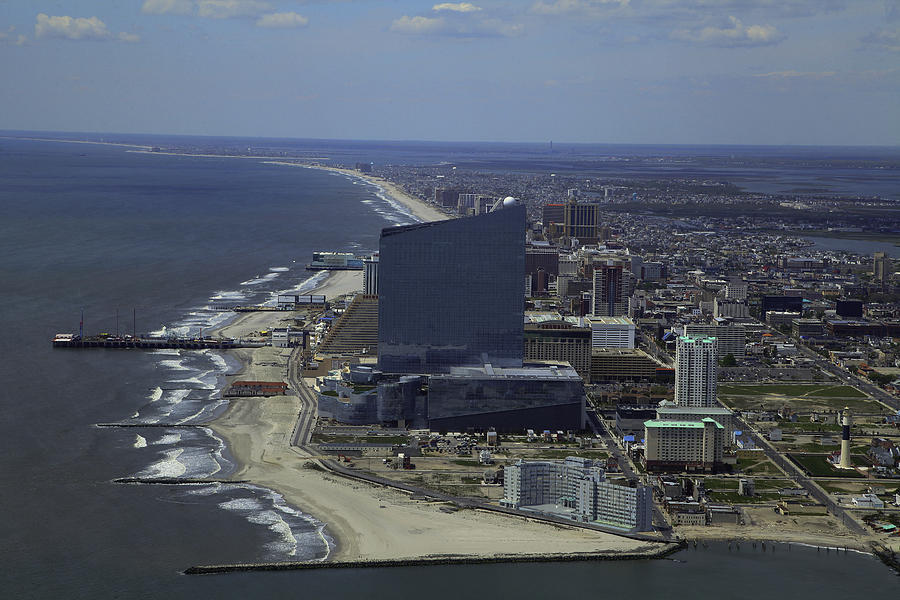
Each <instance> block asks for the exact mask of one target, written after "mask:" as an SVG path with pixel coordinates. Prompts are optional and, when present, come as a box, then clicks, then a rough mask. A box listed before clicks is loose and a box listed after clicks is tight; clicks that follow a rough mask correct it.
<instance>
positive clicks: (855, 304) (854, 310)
mask: <svg viewBox="0 0 900 600" xmlns="http://www.w3.org/2000/svg"><path fill="white" fill-rule="evenodd" d="M834 309H835V310H834V311H835V312H836V313H837V316H838V318H840V319H862V316H863V302H862V300H851V299H846V300H838V301H837V302H835V306H834Z"/></svg>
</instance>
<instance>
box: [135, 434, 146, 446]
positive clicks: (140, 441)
mask: <svg viewBox="0 0 900 600" xmlns="http://www.w3.org/2000/svg"><path fill="white" fill-rule="evenodd" d="M134 447H135V448H146V447H147V438H145V437H144V436H142V435H136V436H134Z"/></svg>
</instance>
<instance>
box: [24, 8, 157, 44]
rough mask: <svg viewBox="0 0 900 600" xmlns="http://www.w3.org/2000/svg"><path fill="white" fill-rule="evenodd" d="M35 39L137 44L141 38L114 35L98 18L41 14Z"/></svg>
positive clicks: (128, 35)
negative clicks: (115, 41)
mask: <svg viewBox="0 0 900 600" xmlns="http://www.w3.org/2000/svg"><path fill="white" fill-rule="evenodd" d="M34 37H35V38H38V39H42V38H59V39H64V40H79V41H80V40H96V41H106V40H119V41H121V42H137V41H140V37H139V36H137V35H134V34H131V33H118V34H113V33H112V32H111V31H110V30H109V29H107V27H106V23H104V22H103V21H101V20H100V19H98V18H97V17H90V18H85V17H68V16H52V17H51V16H49V15H46V14H44V13H40V14H38V16H37V21H36V22H35V24H34Z"/></svg>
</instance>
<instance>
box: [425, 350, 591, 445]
mask: <svg viewBox="0 0 900 600" xmlns="http://www.w3.org/2000/svg"><path fill="white" fill-rule="evenodd" d="M584 402H585V396H584V383H583V382H582V380H581V377H579V375H578V373H577V372H575V369H572V368H571V367H566V366H558V367H557V366H548V367H529V368H507V369H504V368H500V367H494V366H492V365H490V364H486V365H484V366H482V367H454V368H452V369H450V372H449V373H446V374H439V375H432V376H431V377H429V379H428V413H427V418H428V426H429V427H430V428H431V429H433V430H436V431H466V430H467V429H475V430H479V431H486V430H488V429H489V428H492V427H493V428H494V429H496V430H497V431H498V432H519V433H520V432H523V431H527V430H528V429H534V430H535V431H543V430H544V429H551V430H554V431H556V430H560V429H561V430H570V429H571V430H573V431H578V430H581V429H584V425H585V412H584Z"/></svg>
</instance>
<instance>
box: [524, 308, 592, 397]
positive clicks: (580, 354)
mask: <svg viewBox="0 0 900 600" xmlns="http://www.w3.org/2000/svg"><path fill="white" fill-rule="evenodd" d="M524 340H525V361H526V362H527V361H533V360H540V361H553V362H567V363H569V364H570V365H571V366H572V368H573V369H575V371H576V372H577V373H578V374H579V375H580V376H581V378H582V379H584V380H585V381H588V377H589V376H590V371H591V329H590V328H589V327H585V326H583V325H581V324H580V321H579V319H578V317H561V316H559V315H558V314H552V313H528V314H526V315H525V334H524Z"/></svg>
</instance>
